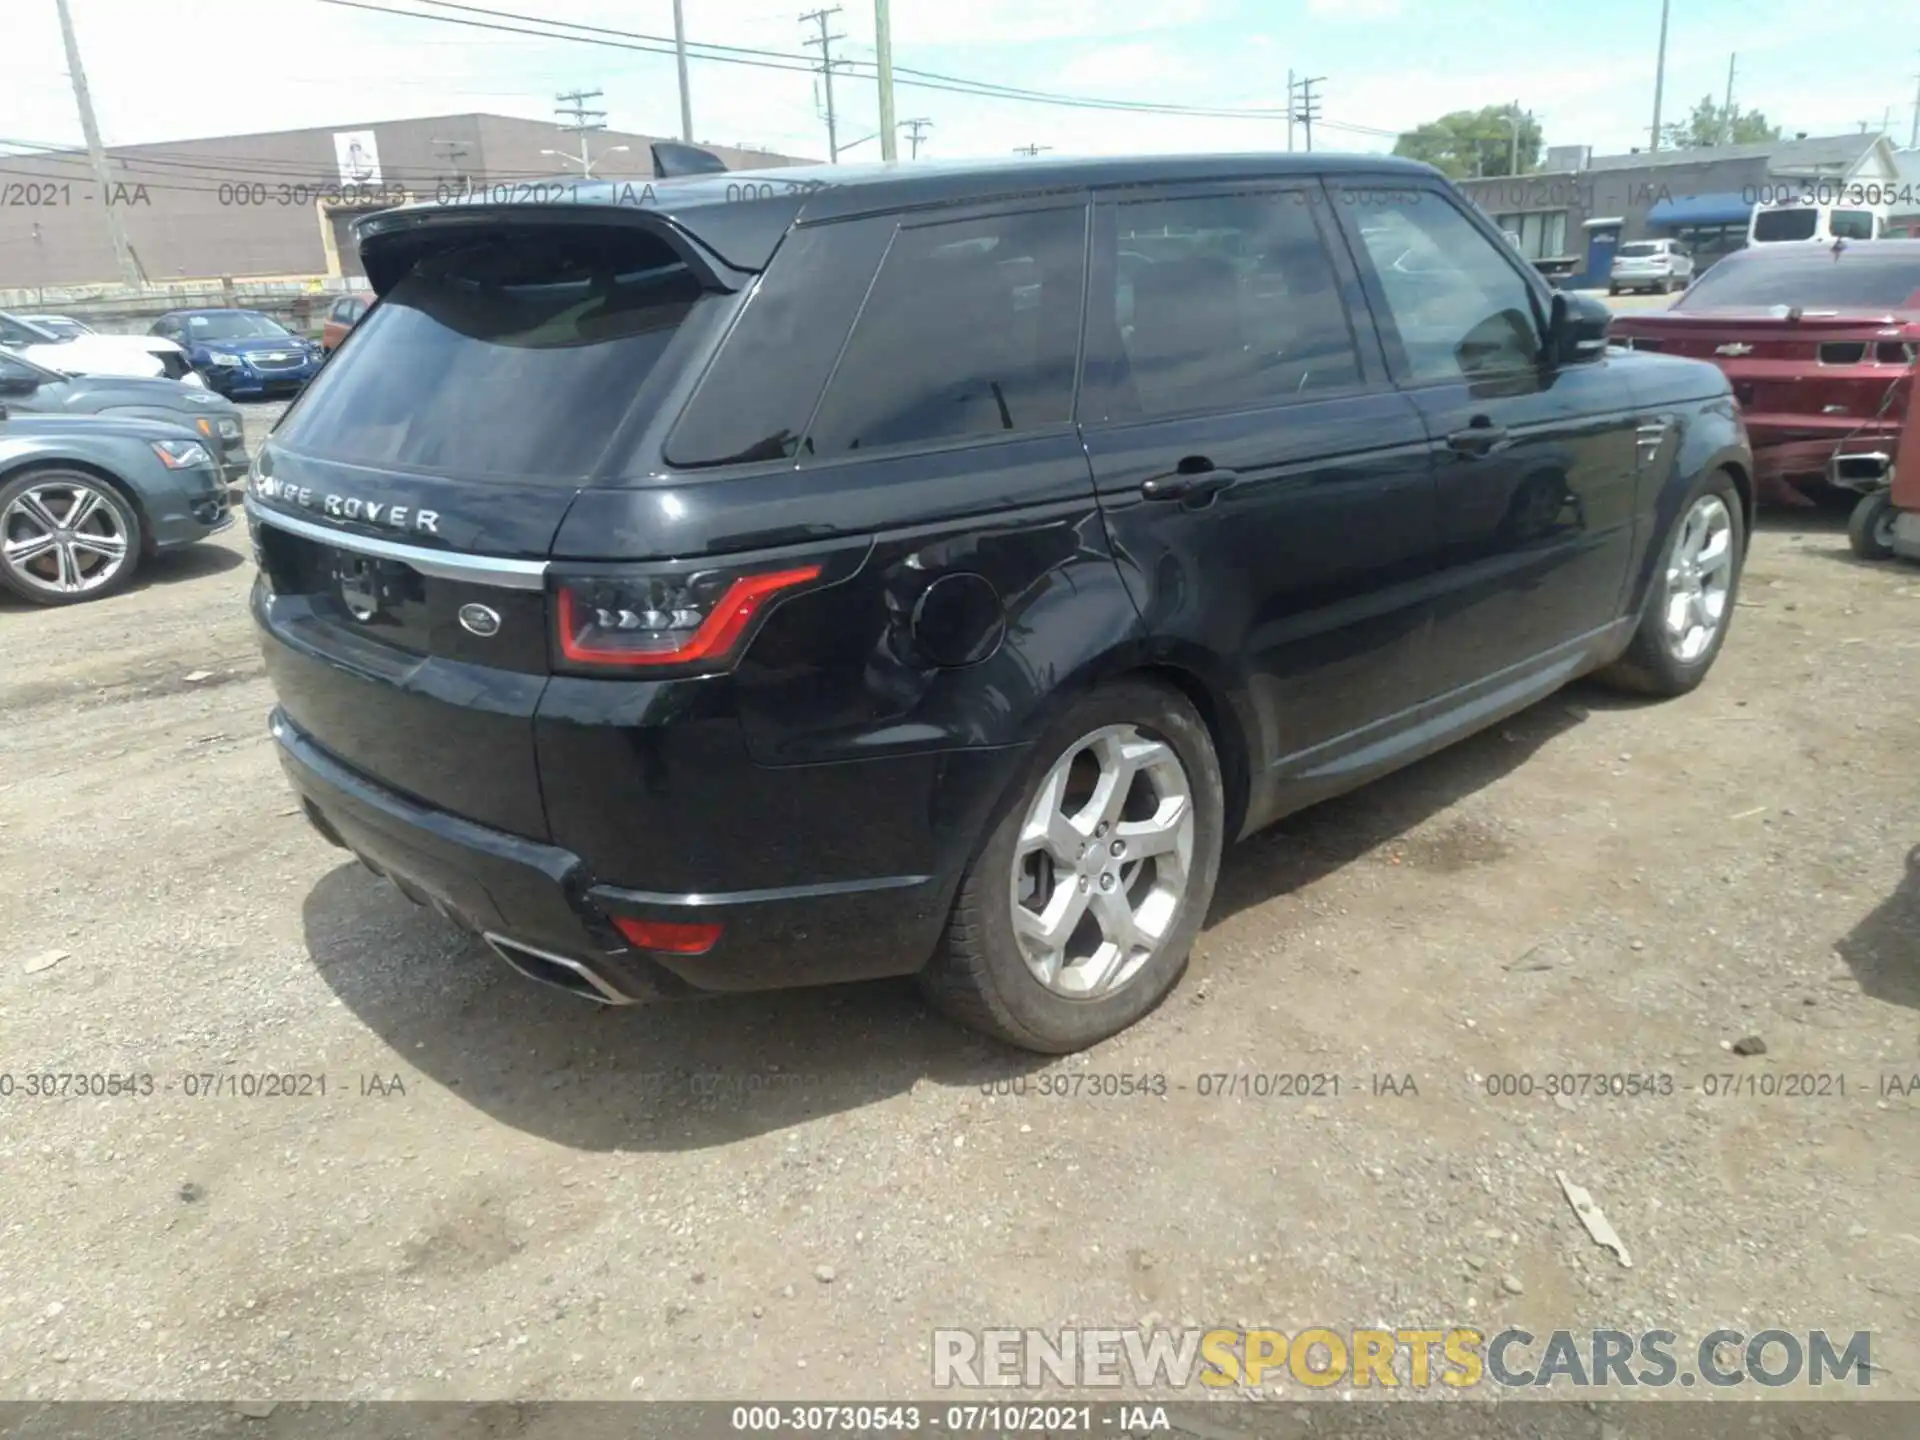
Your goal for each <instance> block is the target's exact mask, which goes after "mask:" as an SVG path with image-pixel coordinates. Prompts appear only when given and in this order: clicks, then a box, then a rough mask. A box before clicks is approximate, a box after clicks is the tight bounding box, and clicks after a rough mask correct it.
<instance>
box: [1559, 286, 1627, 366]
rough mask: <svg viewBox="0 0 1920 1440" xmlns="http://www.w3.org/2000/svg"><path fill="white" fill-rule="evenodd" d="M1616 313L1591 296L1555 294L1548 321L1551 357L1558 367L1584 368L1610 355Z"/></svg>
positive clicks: (1560, 291) (1568, 292) (1565, 291)
mask: <svg viewBox="0 0 1920 1440" xmlns="http://www.w3.org/2000/svg"><path fill="white" fill-rule="evenodd" d="M1612 327H1613V311H1611V310H1609V309H1608V308H1607V307H1606V305H1605V304H1603V303H1602V302H1601V301H1599V300H1595V299H1593V298H1592V297H1591V296H1587V295H1578V294H1574V293H1573V292H1571V291H1567V290H1556V291H1554V292H1553V310H1552V314H1551V315H1550V317H1549V318H1548V321H1547V355H1548V358H1549V359H1550V360H1551V361H1552V362H1553V363H1554V364H1556V365H1584V364H1587V363H1589V362H1591V361H1594V360H1598V359H1600V358H1601V357H1602V356H1604V355H1605V354H1606V353H1607V332H1608V330H1610V329H1611V328H1612Z"/></svg>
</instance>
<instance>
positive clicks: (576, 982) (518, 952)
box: [480, 932, 639, 1005]
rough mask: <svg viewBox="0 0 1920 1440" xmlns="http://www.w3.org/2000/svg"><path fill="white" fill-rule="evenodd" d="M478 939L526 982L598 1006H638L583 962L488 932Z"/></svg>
mask: <svg viewBox="0 0 1920 1440" xmlns="http://www.w3.org/2000/svg"><path fill="white" fill-rule="evenodd" d="M480 938H481V939H483V940H485V941H486V942H487V948H488V949H489V950H491V951H493V953H494V954H496V955H498V956H499V957H500V958H501V959H502V960H504V961H506V962H507V964H508V965H510V966H512V967H513V969H515V970H516V971H518V972H519V973H520V974H521V975H524V976H525V977H526V978H527V979H529V980H534V981H537V982H539V983H540V984H542V985H551V986H552V987H553V988H554V989H556V990H564V991H566V992H567V993H568V994H569V995H577V996H579V997H580V998H581V999H583V1000H592V1001H595V1002H597V1003H599V1004H601V1005H635V1004H638V1003H639V1002H638V1001H636V1000H635V999H634V998H633V997H632V996H631V995H627V994H624V993H622V992H621V991H620V990H618V989H616V988H615V987H614V986H613V985H612V984H611V983H610V982H608V981H607V980H605V979H603V978H602V977H601V976H600V975H599V974H598V973H597V972H596V971H595V970H594V969H593V967H591V966H590V965H588V964H586V963H585V962H584V961H580V960H575V959H572V958H571V957H569V956H566V955H556V954H554V953H553V952H552V951H550V950H539V949H536V948H535V947H533V946H531V945H524V944H522V943H521V942H520V941H518V940H512V939H509V938H508V937H507V936H505V935H496V934H493V933H492V932H488V933H487V934H484V935H482V936H481V937H480Z"/></svg>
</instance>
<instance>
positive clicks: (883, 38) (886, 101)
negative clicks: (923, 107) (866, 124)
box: [873, 0, 900, 160]
mask: <svg viewBox="0 0 1920 1440" xmlns="http://www.w3.org/2000/svg"><path fill="white" fill-rule="evenodd" d="M887 4H888V0H873V50H874V66H875V68H876V69H877V70H878V71H879V75H880V158H881V159H882V160H898V159H899V158H900V150H899V143H898V140H897V138H896V137H895V134H894V132H895V131H896V130H897V129H898V128H899V127H898V126H896V125H895V124H894V123H893V17H892V15H891V14H890V13H889V12H888V9H887Z"/></svg>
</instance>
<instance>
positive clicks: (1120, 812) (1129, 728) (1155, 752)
mask: <svg viewBox="0 0 1920 1440" xmlns="http://www.w3.org/2000/svg"><path fill="white" fill-rule="evenodd" d="M1193 843H1194V808H1193V790H1192V786H1191V784H1190V783H1189V781H1188V778H1187V772H1186V769H1185V767H1184V766H1183V765H1182V764H1181V763H1180V757H1179V756H1178V755H1177V754H1176V753H1175V752H1174V749H1173V747H1172V746H1171V745H1169V744H1168V743H1167V742H1166V741H1165V740H1162V739H1158V738H1156V737H1154V736H1151V735H1148V734H1145V733H1143V732H1142V731H1141V730H1140V729H1139V727H1137V726H1134V725H1107V726H1103V727H1102V728H1101V729H1099V730H1095V731H1094V732H1092V733H1091V734H1089V735H1086V736H1083V737H1082V738H1081V739H1079V740H1077V741H1075V742H1074V744H1073V745H1072V746H1070V747H1069V748H1068V749H1067V751H1066V753H1065V754H1063V755H1062V756H1061V757H1060V758H1059V759H1058V760H1057V761H1055V762H1054V764H1053V767H1052V768H1051V769H1050V770H1048V772H1047V774H1046V777H1045V778H1044V779H1043V780H1042V781H1041V782H1040V785H1039V788H1038V790H1037V791H1036V793H1035V795H1034V798H1033V803H1032V804H1031V805H1030V806H1029V807H1028V809H1027V815H1026V819H1025V822H1024V823H1023V824H1022V825H1021V827H1020V835H1019V838H1018V840H1017V841H1016V843H1015V847H1014V860H1013V877H1012V878H1013V892H1012V898H1013V932H1014V938H1015V941H1016V943H1017V944H1018V946H1019V949H1020V954H1021V958H1022V959H1024V960H1025V961H1026V964H1027V968H1028V970H1029V971H1031V972H1032V974H1033V977H1034V978H1035V979H1036V980H1038V981H1039V982H1040V983H1041V984H1042V985H1044V986H1046V987H1047V989H1049V990H1051V991H1053V992H1054V993H1055V994H1058V995H1063V996H1066V997H1068V998H1070V999H1076V1000H1092V999H1098V998H1101V997H1103V996H1106V995H1110V994H1112V993H1114V992H1115V991H1117V990H1119V989H1120V988H1121V987H1123V986H1124V985H1126V984H1127V983H1128V982H1129V981H1131V980H1132V979H1133V978H1134V976H1136V975H1138V974H1139V973H1140V971H1141V970H1142V969H1143V968H1144V967H1145V966H1146V964H1147V962H1148V961H1149V960H1151V959H1152V958H1153V956H1154V953H1155V952H1156V951H1157V950H1158V948H1159V946H1160V945H1161V943H1162V942H1163V941H1164V940H1165V939H1166V937H1167V935H1168V934H1169V933H1170V932H1171V931H1172V929H1173V927H1174V923H1175V921H1176V920H1177V919H1178V917H1179V914H1180V907H1181V905H1182V904H1183V902H1184V901H1185V898H1186V893H1187V884H1188V879H1189V876H1190V875H1191V873H1192V867H1193Z"/></svg>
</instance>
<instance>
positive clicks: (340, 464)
mask: <svg viewBox="0 0 1920 1440" xmlns="http://www.w3.org/2000/svg"><path fill="white" fill-rule="evenodd" d="M576 218H577V217H576ZM711 279H712V277H711V275H710V274H707V275H703V274H702V273H701V271H700V267H699V266H698V265H697V264H695V265H690V264H689V263H688V262H687V259H686V258H685V256H684V255H683V254H682V253H681V252H679V251H677V250H676V249H675V248H674V247H673V246H672V245H670V244H669V243H668V241H667V240H666V239H664V238H663V237H662V235H661V234H659V233H657V232H654V231H650V230H648V229H645V228H642V227H640V226H637V225H636V224H634V223H632V222H631V219H629V220H628V221H627V222H625V223H620V224H608V225H604V226H601V225H591V224H586V225H583V224H579V223H575V224H571V225H567V226H563V227H555V226H551V225H549V226H541V225H539V224H537V223H534V224H525V223H518V222H515V223H502V224H481V223H476V224H475V225H474V226H472V227H469V228H462V229H456V230H452V231H447V232H445V233H443V234H441V236H440V238H439V240H438V242H437V243H436V244H434V245H431V246H426V247H418V248H416V250H415V251H414V252H410V253H409V254H408V257H407V259H406V262H405V264H404V267H403V268H400V269H399V270H398V272H397V273H394V274H391V275H389V276H387V283H386V284H384V285H383V286H382V293H383V297H384V303H382V304H381V305H379V306H378V307H376V308H375V309H374V310H372V311H371V312H369V314H368V315H367V317H366V319H364V320H363V321H362V322H361V324H360V327H359V330H358V332H357V333H356V336H355V339H354V343H353V344H352V345H351V346H348V347H346V348H345V349H343V350H341V351H339V352H338V354H337V355H336V356H335V358H334V359H333V360H332V361H331V362H330V363H329V364H328V365H327V366H326V367H325V368H324V369H322V371H321V372H320V374H319V376H318V377H317V378H316V379H315V380H314V382H313V383H312V385H311V386H309V387H308V389H307V390H306V392H305V394H304V395H303V396H302V397H301V398H300V399H299V400H298V401H297V402H296V403H295V405H294V406H293V408H292V409H291V410H290V411H289V412H288V414H287V416H286V418H285V419H284V420H283V422H282V423H281V425H280V426H279V428H278V429H277V430H276V431H275V433H274V435H273V437H272V439H271V440H270V441H269V442H268V443H267V444H266V445H265V446H263V447H262V451H261V454H260V456H259V458H258V459H257V460H256V462H255V469H254V474H253V476H252V478H251V479H250V481H249V487H248V490H249V494H248V510H249V514H250V516H251V519H252V524H253V530H254V534H255V540H256V546H257V550H258V555H259V559H260V563H261V566H262V569H263V572H264V575H265V577H266V579H267V581H268V582H270V585H271V592H272V593H271V598H270V599H263V600H262V601H261V602H260V603H261V606H262V618H263V623H264V624H265V625H266V627H267V629H268V631H269V634H270V635H271V636H272V637H273V639H274V640H277V641H279V642H280V643H278V644H275V643H271V642H270V643H268V644H267V646H266V651H267V661H268V670H269V673H270V675H271V677H272V680H273V683H274V686H275V689H276V691H277V692H278V696H279V699H280V703H281V705H282V707H283V708H284V710H285V711H286V713H287V715H288V717H289V718H290V719H291V720H292V721H293V723H294V724H295V725H296V726H298V727H299V728H300V729H301V730H303V731H305V732H306V734H307V735H308V736H309V737H310V738H311V739H312V740H313V741H314V742H315V743H317V744H318V745H319V746H320V747H321V748H322V749H324V750H327V751H329V752H331V753H332V754H333V755H335V756H336V757H338V758H339V759H340V760H342V761H343V762H345V763H346V764H347V765H349V766H350V767H352V768H353V769H355V770H357V771H359V772H360V773H362V774H363V775H366V776H368V777H370V778H372V779H374V780H376V781H378V782H380V783H381V784H383V785H385V786H387V787H389V788H391V789H393V790H396V791H399V792H401V793H403V794H406V795H409V796H411V797H414V798H415V799H417V800H420V801H423V802H425V803H427V804H429V805H432V806H434V807H436V808H439V809H442V810H445V811H448V812H451V813H453V814H456V815H461V816H464V817H466V818H468V819H471V820H475V821H478V822H480V823H482V824H486V825H491V826H494V827H497V828H499V829H502V830H506V831H509V832H512V833H515V834H519V835H523V836H529V837H532V838H536V839H541V838H545V837H546V821H545V817H544V811H543V806H542V803H541V793H540V784H539V778H538V774H537V771H536V766H535V758H534V739H533V716H534V712H535V709H536V708H537V706H538V704H539V701H540V696H541V694H542V692H543V691H544V689H545V687H546V684H547V677H548V674H549V663H548V662H549V650H548V643H549V642H548V633H549V614H548V596H547V588H546V579H545V568H546V566H545V561H546V556H547V553H548V550H549V548H550V547H551V545H552V542H553V537H554V534H555V532H556V530H557V529H558V528H559V526H560V523H561V521H562V520H563V519H564V518H565V516H566V514H567V511H568V509H569V507H570V506H571V505H572V503H573V501H574V499H575V497H576V495H577V494H578V493H579V491H580V489H581V488H582V487H583V486H586V485H590V484H592V483H594V481H595V480H596V478H598V477H600V476H602V475H603V473H605V470H606V467H608V466H609V465H610V464H612V463H613V462H612V460H611V459H610V457H612V456H614V455H617V454H618V453H619V452H620V451H621V447H622V443H623V440H624V439H625V438H626V437H627V436H628V435H630V433H631V431H632V430H633V429H634V428H635V427H636V426H638V425H639V424H640V423H642V422H643V421H644V419H645V417H646V415H647V414H648V413H650V411H651V409H652V408H653V407H655V406H657V404H658V400H659V395H660V393H661V391H662V389H663V387H664V385H665V383H666V381H667V380H668V379H669V378H670V377H671V376H672V374H673V373H674V372H675V370H676V369H677V368H678V364H679V362H678V360H677V358H676V356H677V355H678V354H679V353H681V350H682V349H683V348H684V347H685V346H686V345H688V344H689V343H690V340H689V336H688V334H687V333H686V332H687V330H688V328H689V327H688V326H687V324H686V322H687V321H688V319H689V317H690V316H691V315H693V314H695V313H697V312H699V311H700V308H701V306H702V305H703V304H705V303H709V302H711V303H715V304H724V303H725V302H724V300H723V299H721V298H720V297H718V296H716V295H714V293H713V292H712V290H711V289H710V288H709V286H708V283H707V282H710V281H711Z"/></svg>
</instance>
